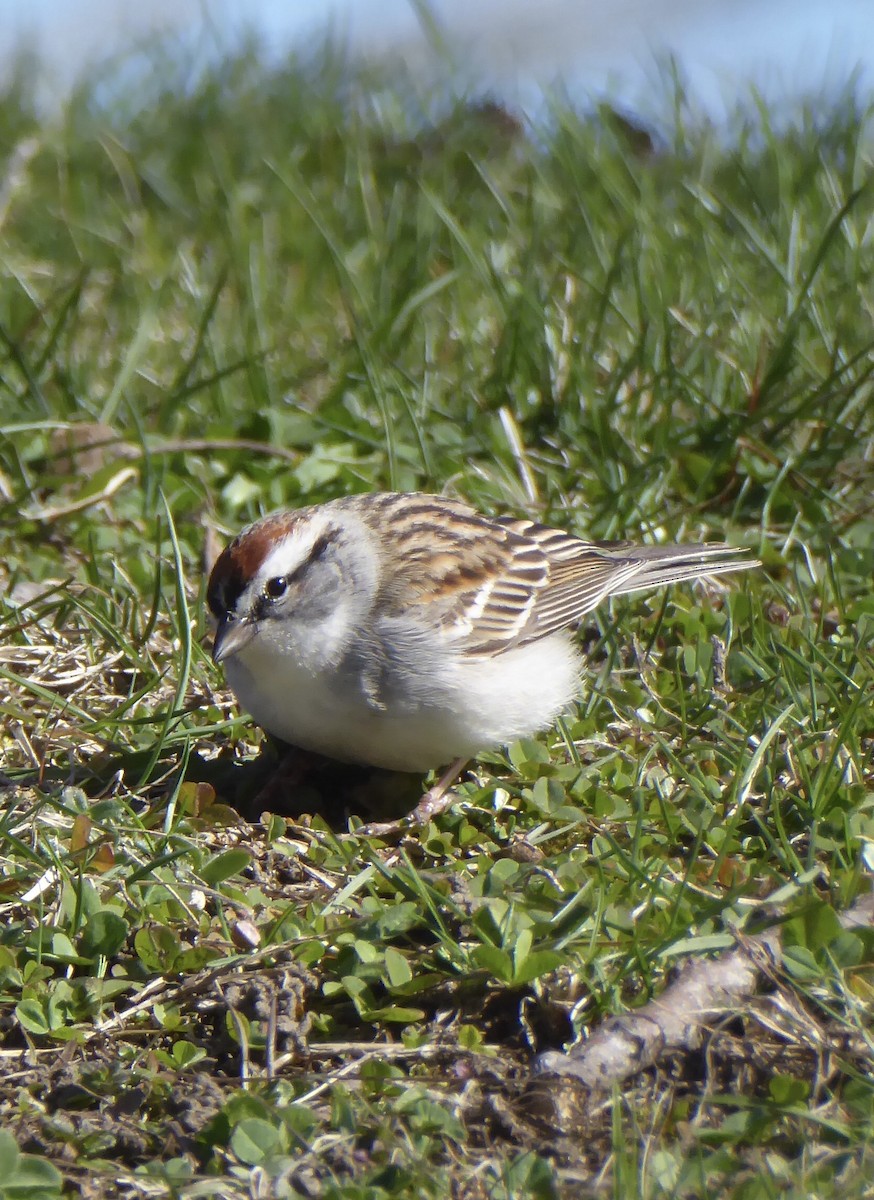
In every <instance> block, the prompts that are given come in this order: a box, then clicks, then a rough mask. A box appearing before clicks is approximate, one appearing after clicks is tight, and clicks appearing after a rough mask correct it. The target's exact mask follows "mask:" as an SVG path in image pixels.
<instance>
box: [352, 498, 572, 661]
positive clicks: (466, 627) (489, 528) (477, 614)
mask: <svg viewBox="0 0 874 1200" xmlns="http://www.w3.org/2000/svg"><path fill="white" fill-rule="evenodd" d="M380 500H381V501H382V503H380V505H379V506H378V508H376V507H375V508H374V510H373V511H372V512H371V513H368V514H367V517H366V519H367V520H368V521H369V522H370V523H371V524H373V525H374V526H376V524H377V523H378V524H379V528H380V530H381V532H382V533H383V534H386V533H387V534H388V535H389V538H390V545H391V562H390V564H389V570H387V571H386V578H385V582H384V583H383V586H382V594H381V601H382V603H383V605H384V606H385V608H386V609H387V610H388V611H393V610H394V611H398V612H402V611H408V610H409V609H410V608H411V607H414V606H416V605H417V604H421V605H422V606H423V608H425V609H426V610H427V614H428V618H427V619H428V620H429V622H431V623H433V624H436V625H438V626H440V627H442V628H443V630H444V631H445V633H446V635H447V637H448V638H449V639H450V640H451V641H453V642H455V643H456V644H457V645H458V646H459V647H460V648H463V649H464V650H465V651H466V652H467V653H469V654H495V653H498V652H499V651H500V650H502V649H505V648H506V647H507V646H510V645H514V644H516V643H517V642H518V638H519V636H520V634H521V633H522V632H523V630H525V629H527V628H528V627H529V625H530V623H531V616H532V612H533V609H534V606H535V601H536V596H537V594H538V592H539V591H540V589H541V588H542V587H544V585H545V584H546V582H547V579H548V576H549V566H548V563H547V561H546V556H545V554H544V553H543V551H542V550H541V549H540V547H539V546H538V545H537V543H536V542H535V541H534V540H533V539H531V538H527V537H525V536H523V535H520V534H518V533H516V532H515V530H513V529H512V528H510V527H508V526H507V525H505V524H503V523H501V522H499V521H495V520H492V519H490V518H489V517H485V516H482V515H481V514H480V513H478V512H476V510H475V509H472V508H469V507H468V506H467V505H466V504H463V503H461V502H460V501H457V500H450V499H448V498H446V497H443V496H428V495H398V496H391V497H389V496H386V497H385V498H384V499H383V497H380Z"/></svg>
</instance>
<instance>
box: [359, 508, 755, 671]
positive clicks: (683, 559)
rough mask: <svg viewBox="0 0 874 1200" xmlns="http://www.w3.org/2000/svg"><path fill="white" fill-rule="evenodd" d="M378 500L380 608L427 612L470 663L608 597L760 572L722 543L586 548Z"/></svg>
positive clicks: (550, 534)
mask: <svg viewBox="0 0 874 1200" xmlns="http://www.w3.org/2000/svg"><path fill="white" fill-rule="evenodd" d="M379 501H380V503H379V504H378V505H376V506H374V509H373V512H372V513H371V515H370V516H369V518H368V519H369V520H370V521H371V522H372V523H373V524H374V525H375V526H376V525H377V524H378V526H379V528H380V531H381V532H382V533H383V534H386V533H387V534H388V535H389V537H390V539H391V545H392V553H391V560H392V561H391V567H392V569H391V570H389V571H387V572H386V579H385V582H384V584H383V587H382V591H381V594H380V602H381V603H382V605H384V607H385V608H386V610H387V611H394V612H398V613H401V612H409V610H410V608H414V607H417V606H421V609H422V612H423V618H424V617H425V615H426V614H427V618H426V619H427V620H428V621H430V622H431V623H435V624H437V625H438V627H439V628H440V629H442V631H443V633H444V635H445V636H446V638H447V639H448V640H449V641H451V642H452V643H454V644H455V645H456V646H457V647H458V648H459V649H461V650H462V651H463V652H464V653H465V654H466V655H469V656H471V657H476V656H489V655H495V654H500V653H502V652H503V651H505V650H509V649H510V648H512V647H513V646H522V645H525V644H526V643H528V642H531V641H535V640H537V639H538V638H542V637H546V636H548V635H549V634H551V633H555V632H557V631H559V630H561V629H568V628H572V627H573V626H575V625H577V624H579V622H580V621H581V620H582V618H583V617H584V616H585V614H586V613H587V612H590V611H591V610H592V609H594V608H596V607H597V606H598V605H599V604H600V603H601V602H602V601H603V600H605V599H606V598H607V597H608V596H621V595H626V594H628V593H629V592H636V591H643V590H644V589H647V588H652V587H658V586H662V585H665V584H670V583H678V582H680V581H682V580H686V579H697V578H699V577H701V576H711V575H720V574H723V573H724V572H727V571H743V570H748V569H749V568H751V567H755V566H758V565H759V564H758V563H757V561H756V560H755V559H753V558H745V557H743V554H744V552H743V551H742V550H740V551H739V550H737V549H736V548H734V547H732V546H728V545H725V544H723V543H719V542H716V543H700V544H691V545H685V546H683V545H674V546H636V545H633V544H632V543H630V542H586V541H583V540H582V539H580V538H577V537H574V536H573V535H572V534H570V533H566V532H565V531H564V530H561V529H554V528H551V527H549V526H545V525H539V524H537V523H536V522H534V521H530V520H525V519H517V518H512V517H497V518H489V517H484V516H482V515H481V514H480V513H477V512H476V511H475V510H474V509H472V508H469V507H468V506H467V505H466V504H462V503H461V502H459V501H456V500H449V499H447V498H445V497H440V496H424V495H421V496H420V495H417V496H415V497H411V496H405V495H402V494H394V493H386V494H385V495H384V496H381V497H379ZM335 503H343V502H342V501H340V502H335Z"/></svg>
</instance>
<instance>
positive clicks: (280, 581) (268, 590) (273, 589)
mask: <svg viewBox="0 0 874 1200" xmlns="http://www.w3.org/2000/svg"><path fill="white" fill-rule="evenodd" d="M287 587H288V580H287V579H285V578H284V577H283V576H282V575H277V576H276V578H275V579H268V580H267V582H266V583H265V584H264V595H265V596H266V597H267V598H268V600H278V599H279V597H280V596H284V595H285V589H286V588H287Z"/></svg>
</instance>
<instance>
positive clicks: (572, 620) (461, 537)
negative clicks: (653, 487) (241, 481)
mask: <svg viewBox="0 0 874 1200" xmlns="http://www.w3.org/2000/svg"><path fill="white" fill-rule="evenodd" d="M742 553H743V552H742V551H737V550H735V549H733V548H732V547H730V546H726V545H722V544H719V543H714V544H710V545H687V546H634V545H631V544H630V543H627V542H584V541H582V540H580V539H579V538H577V537H574V536H573V535H572V534H569V533H565V532H563V531H562V530H560V529H551V528H548V527H546V526H543V525H538V524H536V523H535V522H533V521H529V520H525V519H517V518H513V517H486V516H483V515H481V514H480V513H478V512H476V511H475V510H474V509H472V508H469V507H468V506H467V505H466V504H462V503H461V502H460V501H458V500H450V499H447V498H446V497H444V496H428V495H421V494H417V493H412V494H399V493H390V492H387V493H375V494H364V495H357V496H349V497H346V498H344V499H340V500H332V501H329V502H328V503H327V504H318V505H314V506H313V507H310V508H302V509H298V510H297V511H293V512H280V513H275V514H274V515H272V516H268V517H264V518H262V520H260V521H256V522H255V523H254V524H253V525H249V526H248V528H246V529H244V530H243V531H242V533H240V534H238V535H237V537H236V538H234V540H233V541H232V542H231V544H230V545H229V546H228V547H227V548H226V549H225V550H224V551H223V552H222V554H221V555H220V556H219V558H218V559H217V561H216V563H215V565H214V567H213V569H212V574H211V576H210V580H209V587H208V601H209V607H210V609H211V610H212V612H213V614H214V616H215V617H216V619H217V620H218V630H217V632H216V635H215V643H214V646H213V658H214V660H215V661H216V662H217V663H223V664H224V667H225V671H226V674H227V678H228V682H229V683H230V686H231V688H232V689H233V691H234V693H235V694H236V696H237V699H238V700H239V701H240V704H241V705H242V706H243V708H245V709H246V710H247V711H248V712H250V713H251V714H252V716H253V717H254V718H255V720H256V721H257V722H258V724H259V725H262V726H263V727H264V728H265V729H266V730H268V731H269V732H270V733H272V734H275V735H276V736H277V737H279V738H282V739H283V740H284V741H287V742H291V743H292V744H294V745H296V746H301V747H303V748H305V749H308V750H315V751H318V752H319V753H321V754H324V755H327V756H328V757H330V758H335V759H341V760H343V761H346V762H356V763H367V764H370V765H372V766H377V767H388V768H390V769H392V770H397V771H417V772H419V771H424V770H426V769H428V768H430V767H436V766H440V765H445V764H446V763H448V762H449V761H450V760H453V759H455V760H458V762H456V764H455V766H456V773H457V770H458V769H460V766H459V764H461V765H463V763H464V761H465V760H466V759H468V758H471V757H472V756H473V755H475V754H476V753H477V752H478V751H480V750H483V749H485V748H488V747H494V746H499V745H503V744H505V743H507V742H512V741H514V740H516V739H517V738H520V737H525V736H527V735H529V734H532V733H534V732H536V731H537V730H542V729H545V728H546V727H548V726H549V725H550V724H551V723H552V722H553V720H554V719H555V718H556V717H557V716H558V715H559V714H560V713H561V712H562V710H563V709H565V708H567V706H568V705H569V704H570V703H571V701H573V699H574V698H575V697H576V696H577V694H578V690H579V684H580V671H581V666H582V663H581V657H580V653H579V651H578V650H577V649H576V647H575V646H574V644H573V641H572V638H571V632H570V631H571V630H572V629H573V627H574V626H575V625H577V624H578V623H579V621H580V620H581V618H582V617H583V616H584V614H585V613H587V612H588V611H589V610H590V609H593V608H594V607H595V606H596V605H597V604H599V603H600V602H601V601H602V600H604V599H605V598H606V597H607V596H616V595H622V594H623V593H626V592H634V591H638V590H642V589H645V588H649V587H654V586H656V585H658V584H668V583H675V582H677V581H679V580H683V579H695V578H697V577H698V576H702V575H717V574H721V573H722V572H725V571H740V570H745V569H747V568H749V567H754V566H757V565H758V564H757V563H756V562H755V560H753V559H748V558H743V557H739V555H742ZM447 778H448V777H447Z"/></svg>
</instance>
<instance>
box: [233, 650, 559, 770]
mask: <svg viewBox="0 0 874 1200" xmlns="http://www.w3.org/2000/svg"><path fill="white" fill-rule="evenodd" d="M425 663H426V667H425V669H424V670H423V671H422V672H421V673H419V674H416V673H414V672H413V671H411V670H410V668H409V666H407V665H405V666H404V667H403V668H401V669H399V670H398V672H397V675H396V677H394V678H393V679H392V686H391V689H390V692H389V693H387V696H386V706H385V707H384V708H380V707H376V706H375V705H374V702H373V700H372V698H370V697H368V695H367V691H366V688H364V687H363V686H362V685H360V684H359V683H357V682H356V681H355V679H354V678H350V677H349V675H348V674H347V675H343V674H341V673H340V672H338V671H336V670H333V669H330V668H327V667H325V666H324V665H323V666H322V668H321V669H320V670H317V671H313V670H312V669H309V668H305V667H303V666H302V665H301V664H300V663H299V662H298V661H296V659H295V658H294V657H292V656H290V655H288V654H284V653H282V649H281V648H280V647H279V646H277V645H276V644H271V642H270V639H268V638H262V637H256V638H255V639H254V640H253V641H252V642H251V644H250V645H249V646H247V647H246V649H245V650H244V651H243V652H242V653H240V654H237V655H234V656H233V657H232V658H230V659H228V660H227V662H226V663H225V669H226V673H227V678H228V682H229V684H230V685H231V687H232V688H233V691H234V693H235V695H236V696H237V699H238V700H239V701H240V704H241V705H242V706H243V708H244V709H246V711H247V712H249V713H251V715H252V716H253V717H254V719H255V720H256V721H257V723H258V724H259V725H261V726H263V728H264V729H266V730H267V731H268V732H269V733H271V734H273V735H274V736H276V737H279V738H281V739H282V740H283V741H286V742H290V743H291V744H293V745H296V746H301V747H302V748H304V749H307V750H314V751H317V752H318V753H321V754H325V755H327V756H328V757H330V758H336V759H339V760H340V761H343V762H358V763H366V764H368V765H371V766H376V767H385V768H388V769H390V770H395V771H415V772H421V771H425V770H428V769H430V768H432V767H440V766H445V765H446V764H448V763H449V762H451V761H452V760H453V759H454V758H462V757H464V758H468V757H473V756H474V755H475V754H477V753H478V752H479V751H481V750H484V749H489V748H492V747H495V746H500V745H502V744H505V743H507V742H512V741H515V740H516V739H517V738H520V737H526V736H529V735H530V734H532V733H535V732H537V731H538V730H541V729H545V728H546V727H548V726H549V725H550V724H551V723H552V722H553V721H554V719H555V718H556V716H558V715H559V713H561V712H562V710H563V709H565V708H566V707H567V706H568V705H569V704H570V703H571V702H572V701H573V699H574V698H575V696H576V695H577V693H578V689H579V673H580V660H579V655H578V653H577V651H576V649H575V648H574V646H573V643H572V641H571V639H570V636H569V635H566V634H564V633H560V634H553V635H552V636H550V637H547V638H542V639H541V640H540V641H538V642H533V643H530V644H529V645H527V646H523V647H521V648H519V649H516V650H510V651H507V652H506V653H504V654H500V655H497V656H496V657H494V658H482V659H466V658H464V657H463V656H461V655H459V654H457V653H456V652H454V651H451V650H448V649H447V648H445V647H444V648H443V650H442V653H441V655H440V657H439V659H438V660H436V661H435V659H434V658H432V657H429V658H428V659H426V660H425Z"/></svg>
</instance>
